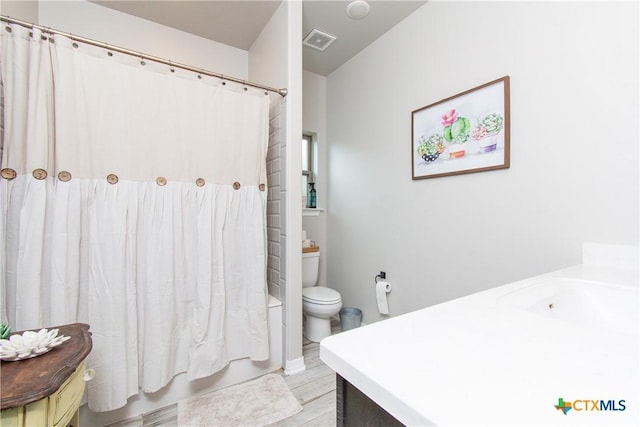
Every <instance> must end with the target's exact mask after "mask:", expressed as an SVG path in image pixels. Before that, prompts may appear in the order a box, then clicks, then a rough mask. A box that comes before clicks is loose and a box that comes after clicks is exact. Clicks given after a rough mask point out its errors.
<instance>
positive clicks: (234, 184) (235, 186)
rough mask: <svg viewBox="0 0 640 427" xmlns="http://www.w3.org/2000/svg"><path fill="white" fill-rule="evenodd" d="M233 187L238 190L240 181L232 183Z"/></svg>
mask: <svg viewBox="0 0 640 427" xmlns="http://www.w3.org/2000/svg"><path fill="white" fill-rule="evenodd" d="M233 189H234V190H239V189H240V183H239V182H238V181H236V182H234V183H233Z"/></svg>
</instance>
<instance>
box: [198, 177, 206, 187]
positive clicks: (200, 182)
mask: <svg viewBox="0 0 640 427" xmlns="http://www.w3.org/2000/svg"><path fill="white" fill-rule="evenodd" d="M204 184H205V182H204V178H198V179H196V185H197V186H198V187H204Z"/></svg>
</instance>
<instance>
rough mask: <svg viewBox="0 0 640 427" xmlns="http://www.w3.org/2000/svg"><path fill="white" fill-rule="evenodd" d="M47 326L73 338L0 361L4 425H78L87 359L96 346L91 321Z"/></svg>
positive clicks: (0, 414) (0, 403)
mask: <svg viewBox="0 0 640 427" xmlns="http://www.w3.org/2000/svg"><path fill="white" fill-rule="evenodd" d="M47 329H58V330H59V331H58V335H66V336H69V337H71V338H70V339H69V340H68V341H66V342H65V343H63V344H61V345H60V346H58V347H56V348H54V349H53V350H51V351H50V352H48V353H46V354H43V355H41V356H38V357H34V358H31V359H26V360H20V361H16V362H5V361H3V362H1V363H0V409H1V410H2V411H1V412H0V426H2V427H10V426H11V427H14V426H16V427H27V426H51V427H64V426H74V427H77V426H78V421H79V419H78V418H79V417H78V408H79V407H80V400H81V399H82V395H83V393H84V387H85V381H84V378H83V376H84V372H85V359H86V357H87V355H88V354H89V352H91V348H92V346H93V344H92V341H91V332H89V325H86V324H83V323H73V324H70V325H63V326H56V327H52V328H47ZM18 333H20V332H18Z"/></svg>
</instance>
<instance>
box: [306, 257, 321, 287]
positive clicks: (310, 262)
mask: <svg viewBox="0 0 640 427" xmlns="http://www.w3.org/2000/svg"><path fill="white" fill-rule="evenodd" d="M319 267H320V251H318V252H308V253H303V254H302V287H303V288H309V287H311V286H315V285H316V283H317V282H318V271H320V270H319Z"/></svg>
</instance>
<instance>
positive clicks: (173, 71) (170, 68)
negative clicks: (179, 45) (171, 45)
mask: <svg viewBox="0 0 640 427" xmlns="http://www.w3.org/2000/svg"><path fill="white" fill-rule="evenodd" d="M169 71H171V72H172V73H175V72H176V69H175V68H173V64H172V63H171V61H169Z"/></svg>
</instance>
